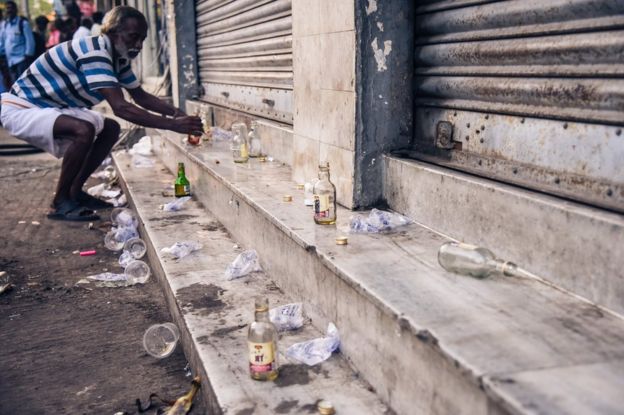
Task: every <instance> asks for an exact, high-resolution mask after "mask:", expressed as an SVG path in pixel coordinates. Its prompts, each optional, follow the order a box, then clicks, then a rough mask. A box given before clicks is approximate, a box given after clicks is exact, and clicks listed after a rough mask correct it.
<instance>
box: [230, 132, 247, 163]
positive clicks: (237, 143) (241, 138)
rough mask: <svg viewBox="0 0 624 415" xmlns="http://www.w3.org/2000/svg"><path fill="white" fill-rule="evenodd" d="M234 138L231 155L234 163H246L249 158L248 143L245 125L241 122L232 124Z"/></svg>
mask: <svg viewBox="0 0 624 415" xmlns="http://www.w3.org/2000/svg"><path fill="white" fill-rule="evenodd" d="M232 130H233V131H234V138H233V139H232V146H231V150H232V157H233V158H234V163H247V160H249V145H248V143H247V127H246V126H245V124H243V123H236V124H233V125H232Z"/></svg>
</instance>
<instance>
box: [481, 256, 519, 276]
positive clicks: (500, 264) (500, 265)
mask: <svg viewBox="0 0 624 415" xmlns="http://www.w3.org/2000/svg"><path fill="white" fill-rule="evenodd" d="M488 265H490V266H491V267H492V268H495V269H496V272H499V273H501V274H503V275H505V276H507V277H512V276H516V275H518V266H517V265H516V264H514V263H513V262H509V261H503V260H502V259H492V260H490V261H488Z"/></svg>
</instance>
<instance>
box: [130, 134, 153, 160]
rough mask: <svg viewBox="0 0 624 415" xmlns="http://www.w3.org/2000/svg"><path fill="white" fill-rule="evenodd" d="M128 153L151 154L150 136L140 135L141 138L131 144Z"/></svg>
mask: <svg viewBox="0 0 624 415" xmlns="http://www.w3.org/2000/svg"><path fill="white" fill-rule="evenodd" d="M128 153H130V154H131V155H133V156H135V155H139V156H151V155H152V138H151V137H150V136H149V135H146V136H144V137H141V139H140V140H139V141H138V142H137V143H136V144H135V145H133V146H132V148H131V149H130V150H128Z"/></svg>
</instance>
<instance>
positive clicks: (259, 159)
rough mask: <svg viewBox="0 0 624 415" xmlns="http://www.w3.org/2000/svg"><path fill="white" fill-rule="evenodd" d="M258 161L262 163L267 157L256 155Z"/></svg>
mask: <svg viewBox="0 0 624 415" xmlns="http://www.w3.org/2000/svg"><path fill="white" fill-rule="evenodd" d="M258 161H260V162H261V163H264V162H265V161H267V158H266V157H264V156H260V157H258Z"/></svg>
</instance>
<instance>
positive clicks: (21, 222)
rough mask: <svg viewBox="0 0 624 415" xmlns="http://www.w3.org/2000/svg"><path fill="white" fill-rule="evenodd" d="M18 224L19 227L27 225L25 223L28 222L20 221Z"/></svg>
mask: <svg viewBox="0 0 624 415" xmlns="http://www.w3.org/2000/svg"><path fill="white" fill-rule="evenodd" d="M17 223H18V225H23V224H25V223H26V221H25V220H20V221H19V222H17Z"/></svg>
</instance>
